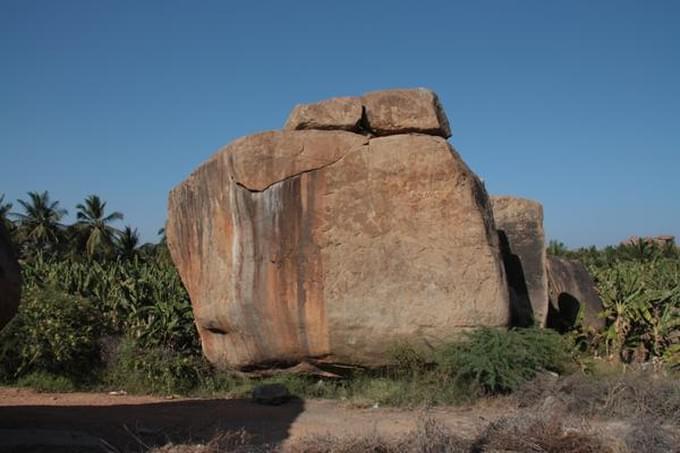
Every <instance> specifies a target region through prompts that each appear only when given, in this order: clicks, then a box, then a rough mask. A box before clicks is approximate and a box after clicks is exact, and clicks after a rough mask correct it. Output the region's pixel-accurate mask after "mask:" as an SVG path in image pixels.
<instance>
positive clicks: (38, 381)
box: [16, 371, 78, 393]
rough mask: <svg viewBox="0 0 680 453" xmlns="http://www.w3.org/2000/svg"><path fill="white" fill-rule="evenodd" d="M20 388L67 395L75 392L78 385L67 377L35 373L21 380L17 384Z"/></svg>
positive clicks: (41, 372)
mask: <svg viewBox="0 0 680 453" xmlns="http://www.w3.org/2000/svg"><path fill="white" fill-rule="evenodd" d="M16 385H17V386H19V387H29V388H31V389H33V390H35V391H38V392H50V393H66V392H74V391H75V390H76V389H77V388H78V385H77V384H76V383H75V382H74V381H73V380H72V379H71V378H69V377H67V376H59V375H55V374H50V373H46V372H44V371H35V372H33V373H29V374H27V375H25V376H22V377H21V378H19V379H18V380H17V382H16Z"/></svg>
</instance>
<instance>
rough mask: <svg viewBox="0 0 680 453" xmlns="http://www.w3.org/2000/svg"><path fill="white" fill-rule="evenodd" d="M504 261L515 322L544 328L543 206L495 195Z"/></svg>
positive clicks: (544, 262)
mask: <svg viewBox="0 0 680 453" xmlns="http://www.w3.org/2000/svg"><path fill="white" fill-rule="evenodd" d="M491 203H492V206H493V216H494V221H495V222H496V229H497V230H498V235H499V241H500V245H501V252H502V254H503V264H504V266H505V273H506V275H507V278H508V285H509V289H510V309H511V314H512V324H513V325H515V326H519V327H527V326H529V325H531V324H532V323H534V322H535V323H536V324H537V325H539V326H541V327H543V326H544V325H545V320H546V316H547V315H548V277H547V274H546V250H545V233H544V231H543V206H542V205H541V204H540V203H538V202H536V201H533V200H528V199H526V198H518V197H509V196H492V197H491Z"/></svg>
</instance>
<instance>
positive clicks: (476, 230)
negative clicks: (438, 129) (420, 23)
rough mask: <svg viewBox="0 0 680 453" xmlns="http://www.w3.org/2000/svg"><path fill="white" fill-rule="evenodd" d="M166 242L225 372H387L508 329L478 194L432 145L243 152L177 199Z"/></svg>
mask: <svg viewBox="0 0 680 453" xmlns="http://www.w3.org/2000/svg"><path fill="white" fill-rule="evenodd" d="M379 98H380V97H379V96H377V95H376V96H373V98H372V100H371V103H373V104H374V105H376V106H378V104H379V102H378V99H379ZM387 99H389V97H388V98H387ZM386 102H387V101H386ZM390 102H391V101H390ZM394 105H399V104H394ZM404 108H406V107H404ZM378 110H379V109H378ZM409 111H413V112H416V111H418V109H411V110H409ZM395 117H399V114H398V112H397V114H395ZM414 124H415V122H414ZM423 124H425V123H423ZM385 130H387V131H389V129H385ZM395 130H398V131H400V132H401V131H403V130H404V129H401V128H397V129H395ZM167 237H168V245H169V247H170V251H171V254H172V257H173V260H174V261H175V264H176V265H177V267H178V270H179V273H180V275H181V277H182V280H183V282H184V284H185V286H186V288H187V290H188V292H189V295H190V297H191V301H192V305H193V309H194V314H195V317H196V323H197V326H198V330H199V333H200V336H201V340H202V344H203V349H204V353H205V355H206V357H207V358H208V359H209V360H210V361H211V362H213V363H214V364H216V365H218V366H222V367H237V368H249V367H255V366H268V365H273V364H291V363H297V362H299V361H301V360H304V359H306V358H313V359H317V360H321V361H324V360H325V361H328V362H338V363H353V364H363V365H369V366H370V365H380V364H382V363H384V361H385V352H386V350H387V349H388V348H390V347H392V346H393V345H394V344H395V342H398V341H403V340H407V341H413V342H423V343H427V344H436V343H438V342H440V341H442V340H445V339H447V338H449V337H451V336H455V335H456V334H457V333H459V332H461V331H463V330H465V329H468V328H472V327H477V326H505V325H507V324H508V323H509V302H508V293H507V289H506V281H505V274H504V271H503V266H502V263H501V258H500V252H499V248H498V238H497V234H496V231H495V229H494V224H493V217H492V212H491V206H490V203H489V201H488V197H487V194H486V192H485V190H484V188H483V185H482V184H481V182H480V181H479V179H478V178H477V177H476V176H475V175H474V173H472V172H471V171H470V169H469V168H468V167H467V166H466V165H465V163H464V162H463V161H462V159H461V158H460V156H459V155H458V154H457V153H456V152H455V150H453V149H452V148H451V146H450V145H449V144H448V143H447V142H446V140H444V139H443V138H441V137H436V136H432V135H420V134H414V135H403V134H402V135H392V136H388V137H379V138H368V137H366V136H363V135H359V134H354V133H351V132H346V131H318V130H288V131H280V132H266V133H263V134H257V135H254V136H250V137H246V138H243V139H240V140H237V141H235V142H233V143H232V144H230V145H228V146H227V147H225V148H223V149H222V150H220V151H219V152H218V153H217V154H215V155H214V156H213V157H212V158H211V159H210V160H208V161H207V162H206V163H205V164H203V165H202V166H201V167H199V168H198V169H197V170H196V171H195V172H194V173H193V174H192V175H191V176H190V177H189V178H188V179H187V180H186V181H184V182H183V183H181V184H180V185H178V186H177V187H176V188H175V189H173V191H172V192H171V194H170V199H169V217H168V225H167Z"/></svg>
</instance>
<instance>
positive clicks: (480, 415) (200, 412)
mask: <svg viewBox="0 0 680 453" xmlns="http://www.w3.org/2000/svg"><path fill="white" fill-rule="evenodd" d="M507 409H508V408H507V407H506V408H505V411H502V412H505V414H507V413H508V411H507ZM499 412H501V411H498V409H497V408H496V409H494V408H493V407H492V406H487V407H479V406H475V407H474V408H437V409H432V410H428V415H429V416H432V417H434V418H436V419H438V420H439V421H441V422H443V423H445V424H446V425H448V426H449V427H451V428H452V429H455V431H456V432H458V433H459V435H461V436H463V437H473V436H474V435H475V434H476V433H477V432H478V431H479V430H480V429H481V428H482V427H483V426H484V425H485V424H486V423H487V422H489V421H490V420H493V419H495V418H496V417H497V416H496V415H494V414H497V413H499ZM423 417H424V413H423V411H407V410H396V409H384V408H370V409H357V408H351V407H349V406H348V405H347V404H343V403H340V402H336V401H320V400H311V401H301V400H293V401H290V402H288V403H287V404H285V405H282V406H262V405H258V404H254V403H252V402H250V401H249V400H229V399H175V400H168V399H164V398H158V397H151V396H129V395H122V396H112V395H107V394H98V393H65V394H51V393H35V392H33V391H31V390H27V389H16V388H0V451H22V452H25V451H45V450H49V451H144V450H147V449H148V448H151V447H154V446H160V445H164V444H167V443H169V442H172V443H175V444H187V443H202V442H206V441H207V440H209V439H210V438H212V437H213V436H214V435H215V433H218V432H224V431H228V430H232V431H236V430H239V429H241V428H243V429H245V430H246V431H247V432H248V433H249V434H250V435H252V436H253V441H254V443H284V444H286V445H291V444H293V443H295V441H296V440H299V439H300V438H303V437H305V436H311V435H316V434H325V433H335V434H338V433H350V434H351V435H360V434H362V433H371V432H374V431H375V432H378V433H381V434H385V435H391V434H394V435H397V434H401V433H404V432H406V431H409V430H411V429H413V428H415V426H416V424H417V422H418V420H419V419H422V418H423Z"/></svg>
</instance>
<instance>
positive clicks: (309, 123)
mask: <svg viewBox="0 0 680 453" xmlns="http://www.w3.org/2000/svg"><path fill="white" fill-rule="evenodd" d="M362 116H363V106H362V104H361V98H358V97H342V98H333V99H328V100H325V101H321V102H316V103H313V104H298V105H296V106H295V108H293V111H292V112H291V113H290V115H289V116H288V121H286V125H285V126H284V127H283V128H284V129H286V130H301V129H318V130H333V129H337V130H345V131H353V132H357V131H359V130H360V129H361V119H362Z"/></svg>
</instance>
